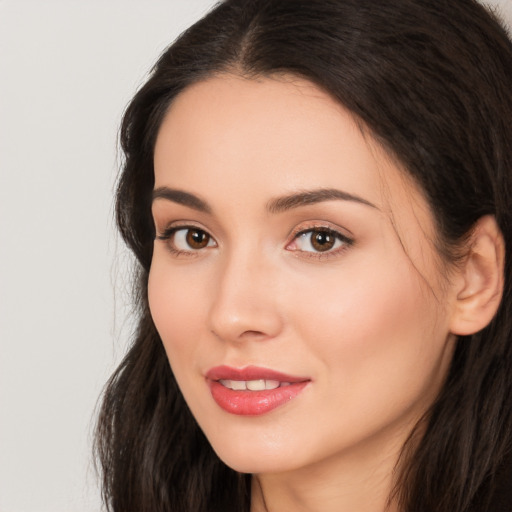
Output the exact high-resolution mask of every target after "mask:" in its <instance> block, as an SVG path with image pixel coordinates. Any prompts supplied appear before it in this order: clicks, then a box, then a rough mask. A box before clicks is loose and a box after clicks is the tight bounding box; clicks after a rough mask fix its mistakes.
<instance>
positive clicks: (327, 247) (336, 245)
mask: <svg viewBox="0 0 512 512" xmlns="http://www.w3.org/2000/svg"><path fill="white" fill-rule="evenodd" d="M352 243H353V240H351V239H350V238H348V237H346V236H345V235H342V234H341V233H339V232H338V231H335V230H333V229H329V228H327V227H325V228H324V227H318V228H311V229H306V230H304V231H301V232H300V233H298V234H297V235H296V236H295V239H294V240H293V242H292V243H291V244H290V245H289V246H288V247H287V248H288V250H292V251H299V252H304V253H332V254H335V253H336V252H337V251H338V250H341V249H343V248H344V247H346V246H349V245H352Z"/></svg>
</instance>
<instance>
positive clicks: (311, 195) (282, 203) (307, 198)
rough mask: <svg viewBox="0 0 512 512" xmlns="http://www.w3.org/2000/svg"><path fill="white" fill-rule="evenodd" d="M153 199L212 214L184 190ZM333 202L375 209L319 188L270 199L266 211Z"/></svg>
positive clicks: (160, 191)
mask: <svg viewBox="0 0 512 512" xmlns="http://www.w3.org/2000/svg"><path fill="white" fill-rule="evenodd" d="M155 199H167V200H168V201H172V202H173V203H177V204H181V205H183V206H187V207H188V208H192V209H194V210H197V211H200V212H204V213H212V208H211V206H210V205H209V204H208V203H207V202H206V201H204V200H203V199H201V198H199V197H197V196H196V195H194V194H191V193H189V192H185V191H184V190H178V189H173V188H169V187H158V188H156V189H155V190H153V201H154V200H155ZM334 200H342V201H353V202H356V203H359V204H363V205H365V206H370V207H371V208H377V207H376V206H375V205H374V204H373V203H370V201H367V200H366V199H363V198H362V197H359V196H356V195H354V194H349V193H348V192H344V191H342V190H338V189H335V188H320V189H316V190H306V191H304V192H297V193H293V194H290V195H287V196H282V197H276V198H275V199H271V200H270V201H269V202H268V203H267V211H268V212H269V213H281V212H284V211H287V210H292V209H294V208H300V207H302V206H308V205H312V204H317V203H322V202H324V201H334Z"/></svg>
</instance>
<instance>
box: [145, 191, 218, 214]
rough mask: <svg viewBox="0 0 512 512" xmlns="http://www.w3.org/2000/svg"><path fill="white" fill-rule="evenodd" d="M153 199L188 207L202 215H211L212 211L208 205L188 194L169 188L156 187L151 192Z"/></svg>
mask: <svg viewBox="0 0 512 512" xmlns="http://www.w3.org/2000/svg"><path fill="white" fill-rule="evenodd" d="M155 199H167V200H168V201H172V202H173V203H178V204H181V205H183V206H188V207H189V208H192V209H194V210H197V211H199V212H204V213H211V212H212V209H211V207H210V205H209V204H208V203H207V202H206V201H203V200H202V199H200V198H199V197H197V196H195V195H194V194H190V193H189V192H185V191H183V190H177V189H174V188H169V187H158V188H156V189H155V190H153V201H154V200H155Z"/></svg>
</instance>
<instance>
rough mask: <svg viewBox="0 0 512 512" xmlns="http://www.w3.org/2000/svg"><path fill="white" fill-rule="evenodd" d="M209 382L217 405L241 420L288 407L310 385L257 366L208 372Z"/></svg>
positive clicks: (214, 369) (297, 378)
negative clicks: (244, 417) (241, 417)
mask: <svg viewBox="0 0 512 512" xmlns="http://www.w3.org/2000/svg"><path fill="white" fill-rule="evenodd" d="M206 380H207V383H208V385H209V387H210V392H211V394H212V397H213V399H214V401H215V402H216V403H217V405H218V406H219V407H220V408H221V409H223V410H224V411H226V412H228V413H230V414H235V415H239V416H258V415H261V414H265V413H267V412H270V411H272V410H274V409H276V408H278V407H280V406H282V405H285V404H286V403H288V402H290V401H291V400H293V399H294V398H295V397H297V396H298V395H299V393H300V392H301V391H302V390H303V389H304V388H305V387H306V386H307V385H308V384H309V382H311V380H310V379H308V378H304V377H294V376H291V375H285V374H283V373H280V372H276V371H274V370H270V369H267V368H259V367H256V366H248V367H246V368H242V369H238V368H232V367H229V366H217V367H215V368H212V369H211V370H209V371H208V372H207V374H206Z"/></svg>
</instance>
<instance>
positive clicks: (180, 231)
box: [158, 226, 217, 254]
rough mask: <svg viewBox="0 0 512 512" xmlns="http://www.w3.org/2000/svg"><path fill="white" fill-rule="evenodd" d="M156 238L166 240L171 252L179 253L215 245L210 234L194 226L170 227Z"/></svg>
mask: <svg viewBox="0 0 512 512" xmlns="http://www.w3.org/2000/svg"><path fill="white" fill-rule="evenodd" d="M158 239H159V240H164V241H167V243H168V246H169V249H170V250H171V252H174V253H180V254H181V253H187V252H188V253H190V252H195V251H199V250H201V249H206V248H207V247H216V246H217V244H216V242H215V240H214V239H213V238H212V237H211V235H210V234H208V233H207V232H206V231H204V230H203V229H199V228H196V227H194V226H179V227H171V228H169V229H166V230H165V232H164V233H162V234H161V235H159V236H158Z"/></svg>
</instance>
